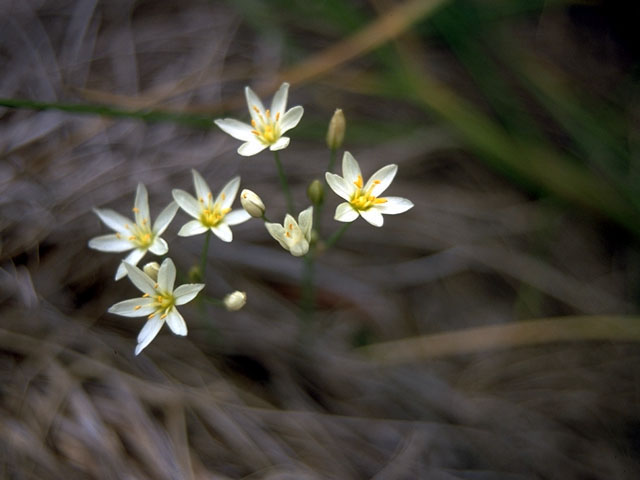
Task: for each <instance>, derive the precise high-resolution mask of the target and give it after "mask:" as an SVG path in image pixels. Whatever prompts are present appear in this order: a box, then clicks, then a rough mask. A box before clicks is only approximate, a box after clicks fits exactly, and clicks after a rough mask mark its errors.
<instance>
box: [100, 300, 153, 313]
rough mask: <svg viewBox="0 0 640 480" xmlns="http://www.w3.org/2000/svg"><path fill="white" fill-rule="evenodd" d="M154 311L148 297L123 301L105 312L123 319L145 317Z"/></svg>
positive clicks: (151, 301)
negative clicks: (120, 316)
mask: <svg viewBox="0 0 640 480" xmlns="http://www.w3.org/2000/svg"><path fill="white" fill-rule="evenodd" d="M136 307H140V308H136ZM154 311H155V307H154V306H153V299H152V298H148V297H147V298H143V297H138V298H130V299H129V300H124V301H122V302H118V303H116V304H115V305H112V306H111V307H109V310H107V312H109V313H115V314H116V315H122V316H123V317H146V316H147V315H149V314H151V313H153V312H154Z"/></svg>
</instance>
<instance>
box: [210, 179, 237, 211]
mask: <svg viewBox="0 0 640 480" xmlns="http://www.w3.org/2000/svg"><path fill="white" fill-rule="evenodd" d="M239 187H240V177H233V178H232V179H231V180H229V181H228V182H227V184H226V185H225V186H224V187H223V188H222V191H221V192H220V193H219V194H218V196H217V197H216V203H219V204H220V206H221V207H222V208H223V209H225V208H229V207H231V205H232V204H233V201H234V200H235V199H236V195H237V194H238V188H239Z"/></svg>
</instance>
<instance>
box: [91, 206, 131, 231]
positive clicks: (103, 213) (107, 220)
mask: <svg viewBox="0 0 640 480" xmlns="http://www.w3.org/2000/svg"><path fill="white" fill-rule="evenodd" d="M93 211H94V212H95V214H96V215H98V217H100V220H102V222H103V223H104V224H105V225H106V226H107V227H109V228H110V229H112V230H115V231H116V232H119V233H126V234H128V235H131V233H130V232H129V230H127V225H131V224H132V223H133V221H131V220H129V219H128V218H127V217H125V216H122V215H120V214H119V213H118V212H114V211H113V210H109V209H99V208H94V209H93Z"/></svg>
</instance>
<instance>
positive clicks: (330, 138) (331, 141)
mask: <svg viewBox="0 0 640 480" xmlns="http://www.w3.org/2000/svg"><path fill="white" fill-rule="evenodd" d="M346 128H347V122H346V120H345V119H344V113H342V109H340V108H337V109H336V111H335V112H334V114H333V117H331V121H330V122H329V130H327V146H328V147H329V148H330V149H331V150H337V149H338V148H340V146H341V145H342V141H343V140H344V132H345V130H346Z"/></svg>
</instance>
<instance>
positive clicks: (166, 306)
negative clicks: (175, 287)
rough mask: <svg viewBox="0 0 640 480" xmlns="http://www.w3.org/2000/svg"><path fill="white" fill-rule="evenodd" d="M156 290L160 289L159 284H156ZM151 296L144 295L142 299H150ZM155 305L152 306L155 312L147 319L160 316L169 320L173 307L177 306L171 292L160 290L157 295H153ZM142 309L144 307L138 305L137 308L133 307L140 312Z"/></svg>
mask: <svg viewBox="0 0 640 480" xmlns="http://www.w3.org/2000/svg"><path fill="white" fill-rule="evenodd" d="M155 288H156V289H157V288H158V284H157V283H156V284H155ZM149 297H150V295H149V294H148V293H145V294H144V295H142V298H149ZM151 298H153V303H152V304H151V305H152V306H153V308H154V309H155V311H154V312H153V313H152V314H150V315H149V316H148V317H147V318H153V317H155V316H156V315H158V314H160V318H162V319H164V318H167V315H169V312H170V311H171V309H172V308H173V306H174V305H175V304H176V298H175V297H174V296H173V294H172V293H170V292H161V291H159V290H156V293H155V295H153V297H151ZM141 308H142V305H136V306H135V307H133V309H134V310H140V309H141Z"/></svg>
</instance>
